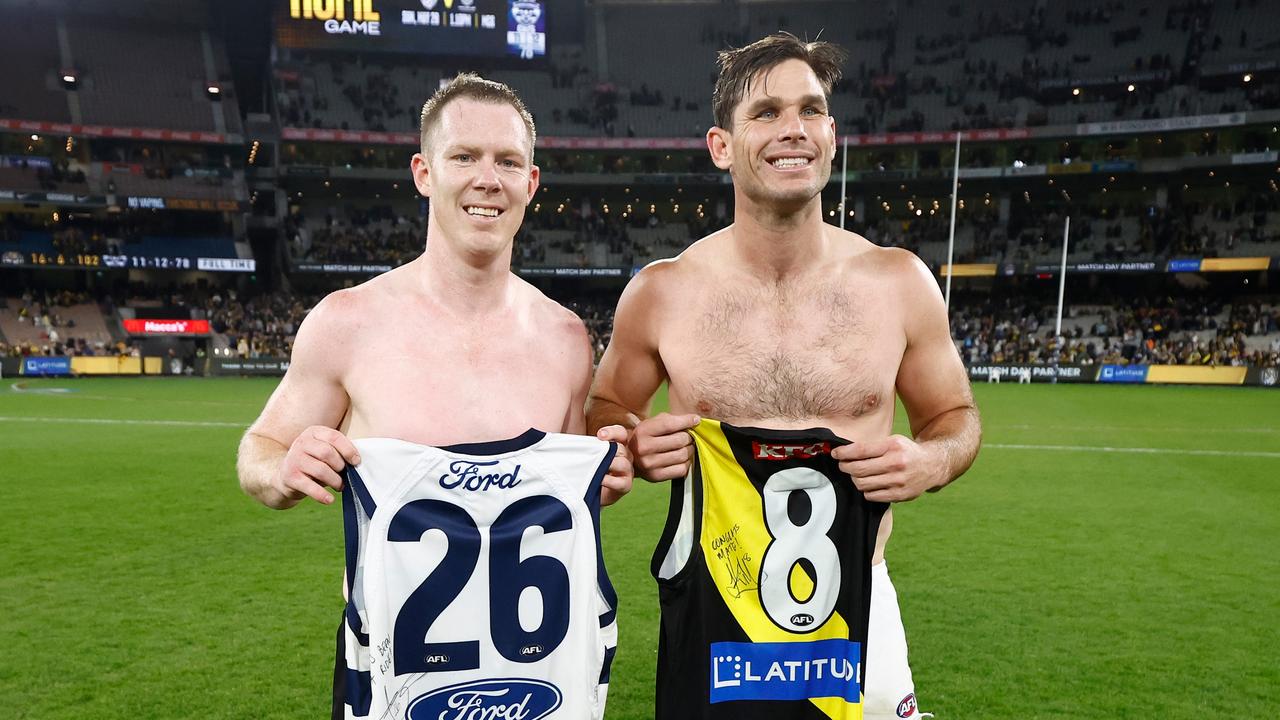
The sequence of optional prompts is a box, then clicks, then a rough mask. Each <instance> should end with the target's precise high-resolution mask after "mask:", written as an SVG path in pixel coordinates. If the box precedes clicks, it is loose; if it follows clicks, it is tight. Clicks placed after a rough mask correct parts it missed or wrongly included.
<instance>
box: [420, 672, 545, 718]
mask: <svg viewBox="0 0 1280 720" xmlns="http://www.w3.org/2000/svg"><path fill="white" fill-rule="evenodd" d="M560 701H561V695H560V689H559V688H557V687H556V686H555V685H552V684H550V683H546V682H543V681H541V680H529V679H524V678H504V679H500V680H477V681H473V682H468V683H462V684H460V685H450V686H449V687H443V688H440V689H439V690H436V691H435V692H432V693H428V694H426V695H423V696H421V697H419V698H418V699H416V700H414V701H413V702H412V703H410V704H409V709H408V710H407V711H406V712H405V720H471V719H472V718H510V720H539V718H544V717H546V716H548V715H550V714H551V713H552V712H553V711H554V710H555V709H556V708H558V707H560Z"/></svg>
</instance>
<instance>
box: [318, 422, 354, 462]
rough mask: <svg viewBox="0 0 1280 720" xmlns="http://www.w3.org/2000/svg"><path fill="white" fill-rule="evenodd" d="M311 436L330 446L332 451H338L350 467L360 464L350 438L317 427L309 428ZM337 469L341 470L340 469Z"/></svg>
mask: <svg viewBox="0 0 1280 720" xmlns="http://www.w3.org/2000/svg"><path fill="white" fill-rule="evenodd" d="M311 435H312V437H314V438H316V439H317V440H321V441H323V442H326V443H328V444H330V445H332V446H333V447H334V449H335V450H337V451H338V454H340V455H341V456H342V458H343V459H344V460H346V461H347V462H348V463H351V464H352V465H359V464H360V451H359V450H356V446H355V443H352V442H351V440H350V438H348V437H347V436H346V435H343V434H342V433H340V432H338V431H337V430H334V429H333V428H327V427H323V426H319V425H316V426H314V427H312V428H311ZM338 469H339V470H341V469H342V468H338Z"/></svg>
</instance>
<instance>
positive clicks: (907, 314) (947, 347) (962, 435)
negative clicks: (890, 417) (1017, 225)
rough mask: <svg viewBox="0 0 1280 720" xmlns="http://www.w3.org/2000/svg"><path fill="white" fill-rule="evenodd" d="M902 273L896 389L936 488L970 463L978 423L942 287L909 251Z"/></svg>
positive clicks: (978, 433)
mask: <svg viewBox="0 0 1280 720" xmlns="http://www.w3.org/2000/svg"><path fill="white" fill-rule="evenodd" d="M909 264H910V270H909V271H908V272H905V273H904V276H903V293H902V295H901V297H903V298H905V299H907V301H905V302H903V303H902V307H903V312H904V317H903V326H904V328H905V330H906V334H907V345H906V350H905V351H904V353H903V356H902V364H901V366H900V367H899V369H898V377H897V383H896V384H897V390H898V395H899V396H900V397H901V398H902V404H903V406H904V407H906V409H907V419H908V420H909V421H910V423H911V433H912V435H913V436H914V437H915V441H916V442H917V443H919V444H920V446H921V447H922V448H924V449H925V450H926V451H927V452H929V454H930V455H931V456H932V457H931V460H932V462H931V465H932V466H933V468H934V470H933V478H932V483H931V486H930V488H929V489H930V490H931V491H936V490H940V489H941V488H942V487H944V486H946V485H947V484H948V483H950V482H951V481H952V480H955V479H956V478H957V477H959V476H960V475H962V474H963V473H964V472H965V471H966V470H968V469H969V466H970V465H972V464H973V460H974V458H975V457H976V456H977V454H978V447H979V446H980V445H981V444H982V424H981V421H980V420H979V417H978V409H977V407H976V406H975V405H974V402H973V392H972V391H971V390H970V388H969V377H968V374H967V373H966V372H965V369H964V363H962V362H961V361H960V355H959V353H958V352H957V351H956V348H955V344H954V343H952V341H951V330H950V327H949V325H948V321H947V312H946V306H945V305H944V303H943V299H942V293H941V292H940V291H939V290H938V284H937V282H936V281H935V280H934V279H933V276H932V275H931V274H930V272H929V270H928V268H926V267H925V266H924V264H923V263H921V262H920V261H919V260H917V259H915V258H914V257H912V258H910V263H909Z"/></svg>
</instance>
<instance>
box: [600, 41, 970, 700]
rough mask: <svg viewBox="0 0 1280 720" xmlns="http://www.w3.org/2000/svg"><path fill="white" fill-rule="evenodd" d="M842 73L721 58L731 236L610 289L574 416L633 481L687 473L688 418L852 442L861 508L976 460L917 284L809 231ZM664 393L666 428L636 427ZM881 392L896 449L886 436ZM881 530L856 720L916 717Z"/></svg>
mask: <svg viewBox="0 0 1280 720" xmlns="http://www.w3.org/2000/svg"><path fill="white" fill-rule="evenodd" d="M842 60H843V53H842V52H841V51H840V50H839V49H838V48H835V47H834V46H831V45H830V44H828V43H805V42H802V41H800V40H798V39H796V38H795V37H793V36H789V35H783V34H779V35H774V36H770V37H768V38H765V39H764V40H761V41H759V42H757V43H753V44H752V45H749V46H747V47H745V48H741V49H739V50H733V51H728V52H724V53H721V58H720V65H721V74H720V78H719V81H718V82H717V84H716V91H715V98H714V106H715V114H716V127H713V128H712V129H711V130H710V131H708V133H707V146H708V149H709V150H710V153H711V158H712V160H713V161H714V162H715V164H716V166H717V167H719V168H721V169H723V170H728V171H729V173H730V174H731V176H732V178H733V186H734V201H735V209H734V222H733V224H732V225H731V226H730V227H728V228H725V229H724V230H721V231H719V232H716V233H714V234H712V235H710V236H708V237H706V238H703V239H702V240H700V241H698V242H696V243H694V244H693V245H692V246H691V247H690V248H689V249H688V250H686V251H685V252H683V253H681V254H680V255H679V256H678V257H676V258H674V259H671V260H663V261H658V262H655V263H653V264H652V265H650V266H648V267H646V268H645V269H644V270H642V271H641V272H640V273H639V274H638V275H637V276H636V277H635V278H634V279H633V280H632V281H631V283H630V284H629V285H628V286H627V289H626V290H625V291H624V292H623V295H622V297H621V299H620V300H619V303H618V308H617V312H616V315H615V317H614V329H613V337H612V340H611V342H610V345H609V348H608V350H607V351H606V352H605V355H604V358H603V360H602V361H601V364H600V368H599V370H598V372H597V375H596V382H595V385H594V386H593V388H592V391H591V397H590V400H589V403H588V409H587V425H588V427H589V428H599V427H605V426H607V425H612V424H629V425H630V426H632V427H633V431H632V434H631V438H630V446H631V449H632V453H633V457H634V459H635V464H636V468H637V473H638V474H640V475H641V476H643V477H645V478H647V479H648V480H650V481H661V480H671V479H674V478H683V477H685V476H686V474H687V473H689V470H690V461H691V459H692V457H693V442H692V440H691V436H690V434H689V431H690V430H691V429H693V428H694V427H695V426H697V425H698V424H699V422H700V419H701V418H715V419H717V420H720V421H723V422H725V423H731V424H733V425H739V426H751V427H756V428H768V429H775V430H797V429H804V428H813V427H822V428H827V429H829V430H830V431H832V432H833V433H834V434H835V435H838V436H840V437H842V438H845V439H847V440H850V441H852V442H851V443H850V444H848V445H844V446H842V447H837V448H835V449H834V450H832V451H831V453H830V454H831V456H832V457H833V458H835V459H836V460H838V461H839V470H840V471H843V472H844V473H847V474H848V475H849V476H851V478H852V480H851V482H852V483H853V484H854V485H855V486H856V488H857V489H858V490H859V491H861V493H862V494H863V496H864V497H865V499H866V500H868V501H875V502H885V503H892V502H904V501H908V500H911V499H913V498H916V497H918V496H919V495H921V494H922V493H924V492H926V491H934V490H938V489H940V488H942V487H943V486H945V485H947V484H948V483H950V482H951V481H952V480H954V479H955V478H956V477H958V476H959V475H960V474H962V473H963V472H964V471H965V470H967V469H968V468H969V466H970V464H972V462H973V459H974V457H975V455H976V454H977V451H978V447H979V444H980V437H981V429H980V423H979V418H978V412H977V409H976V408H975V406H974V402H973V397H972V394H971V392H970V388H969V381H968V378H967V376H966V373H965V369H964V366H963V365H962V363H961V361H960V357H959V355H958V354H957V352H956V349H955V347H954V345H953V344H952V341H951V337H950V332H949V329H948V323H947V315H946V311H945V309H944V305H943V301H942V295H941V293H940V291H939V289H938V284H937V282H936V281H935V279H934V278H933V276H932V274H931V273H930V272H929V270H928V268H926V267H925V265H924V264H923V263H922V262H921V261H920V260H919V259H918V258H916V256H915V255H913V254H911V253H910V252H907V251H905V250H900V249H895V248H881V247H878V246H876V245H874V244H872V243H871V242H869V241H867V240H866V239H865V238H862V237H860V236H858V235H855V234H853V233H851V232H845V231H844V230H841V229H838V228H836V227H833V226H831V225H828V224H826V223H825V222H823V215H822V204H821V192H822V189H823V188H824V187H825V186H826V184H827V181H828V179H829V178H830V174H831V165H832V160H833V158H834V156H835V150H836V135H835V120H834V119H833V118H832V116H831V114H830V111H829V105H828V102H829V99H830V93H831V87H832V85H833V83H834V82H835V81H836V80H837V79H838V77H839V66H840V63H841V62H842ZM664 380H665V381H667V382H668V384H669V399H670V413H662V414H659V415H656V416H653V417H647V415H648V410H649V405H650V401H651V399H652V397H653V394H654V392H655V391H656V390H657V389H658V387H659V385H660V384H661V383H662V382H663V381H664ZM895 394H896V395H897V396H898V397H900V398H901V399H902V403H903V405H904V407H905V408H906V411H907V415H908V418H909V420H910V424H911V432H912V435H913V437H911V438H908V437H904V436H902V435H895V434H893V415H894V396H895ZM641 418H644V419H643V420H641ZM892 525H893V523H892V512H891V511H890V512H888V513H886V514H885V516H884V519H883V521H882V522H881V524H880V526H879V534H878V536H877V538H876V546H875V549H874V556H873V560H872V562H873V563H874V564H873V568H872V597H871V609H870V640H869V641H868V643H867V647H868V648H869V653H870V655H869V657H868V659H867V677H866V685H865V691H866V700H865V706H864V710H865V712H866V717H867V718H891V717H911V718H914V717H917V716H918V714H917V713H918V711H917V709H916V707H915V699H914V695H913V693H914V690H913V684H912V680H911V673H910V669H909V666H908V665H907V657H906V640H905V634H904V633H903V631H902V626H901V621H900V619H899V614H898V607H897V600H896V595H895V593H894V590H893V587H892V584H891V583H890V581H889V576H888V573H887V570H886V567H885V564H884V548H885V544H886V543H887V542H888V540H889V536H890V533H891V531H892ZM659 675H660V680H659V684H660V686H661V685H662V682H663V681H662V680H661V675H662V670H661V669H660V670H659ZM904 712H905V713H907V714H905V715H904V714H903V713H904ZM690 717H692V716H690ZM779 717H791V716H789V715H783V716H779Z"/></svg>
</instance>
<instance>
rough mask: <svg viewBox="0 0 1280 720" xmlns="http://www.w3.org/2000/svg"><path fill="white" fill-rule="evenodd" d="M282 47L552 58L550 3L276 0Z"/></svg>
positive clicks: (508, 0) (528, 0)
mask: <svg viewBox="0 0 1280 720" xmlns="http://www.w3.org/2000/svg"><path fill="white" fill-rule="evenodd" d="M276 2H277V3H278V4H277V5H276V13H275V26H276V42H277V43H279V44H280V46H281V47H287V48H297V49H303V50H307V49H313V50H348V51H374V52H401V53H414V54H419V55H439V56H482V57H490V58H499V59H501V58H506V59H511V60H513V61H516V62H520V61H530V60H537V59H539V58H542V57H544V56H545V55H546V53H547V33H546V23H547V12H546V11H547V3H546V0H276Z"/></svg>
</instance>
